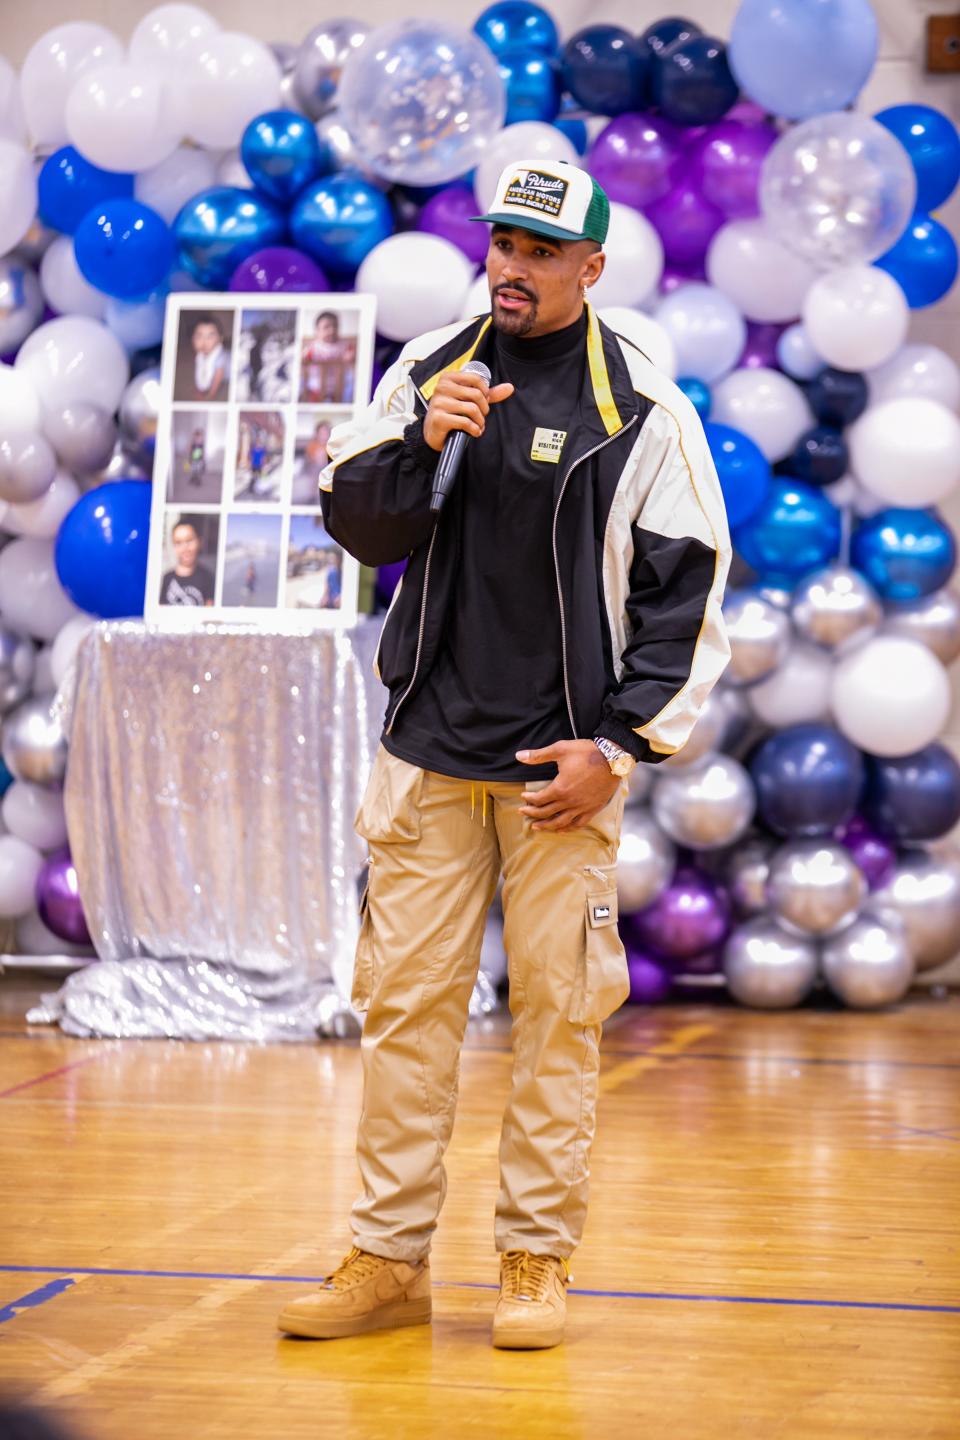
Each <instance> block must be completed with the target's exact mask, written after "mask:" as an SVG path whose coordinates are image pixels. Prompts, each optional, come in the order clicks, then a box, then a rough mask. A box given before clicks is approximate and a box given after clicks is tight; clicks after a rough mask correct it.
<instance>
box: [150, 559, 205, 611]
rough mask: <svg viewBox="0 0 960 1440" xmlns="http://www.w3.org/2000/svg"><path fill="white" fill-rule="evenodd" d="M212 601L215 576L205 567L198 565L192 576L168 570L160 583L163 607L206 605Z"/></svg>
mask: <svg viewBox="0 0 960 1440" xmlns="http://www.w3.org/2000/svg"><path fill="white" fill-rule="evenodd" d="M212 599H213V576H212V575H211V574H210V571H209V570H207V569H206V568H205V566H203V565H197V566H196V567H195V568H194V571H193V574H192V575H178V574H177V572H176V570H168V571H167V573H166V575H164V577H163V579H162V580H161V581H160V604H161V605H206V603H207V601H208V600H212Z"/></svg>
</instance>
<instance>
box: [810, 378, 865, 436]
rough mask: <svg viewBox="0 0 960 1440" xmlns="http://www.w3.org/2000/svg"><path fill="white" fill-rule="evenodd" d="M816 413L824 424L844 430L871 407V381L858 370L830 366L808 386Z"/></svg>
mask: <svg viewBox="0 0 960 1440" xmlns="http://www.w3.org/2000/svg"><path fill="white" fill-rule="evenodd" d="M804 388H805V390H806V394H807V399H808V400H809V401H810V406H811V409H812V410H813V413H814V415H816V417H817V419H818V420H819V421H820V424H821V425H829V426H830V427H831V428H832V429H834V430H842V429H843V427H844V425H852V424H853V422H854V420H856V418H857V416H858V415H862V414H863V412H864V410H866V408H867V399H868V398H869V391H868V390H867V382H866V380H864V378H863V376H862V375H861V374H860V372H859V371H858V370H836V369H835V368H834V367H833V366H832V365H828V366H826V368H825V369H823V370H821V371H820V373H819V374H818V375H816V376H815V377H814V379H813V380H811V381H810V383H809V385H806V386H805V387H804Z"/></svg>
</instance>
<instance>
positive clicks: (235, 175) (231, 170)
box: [217, 150, 253, 190]
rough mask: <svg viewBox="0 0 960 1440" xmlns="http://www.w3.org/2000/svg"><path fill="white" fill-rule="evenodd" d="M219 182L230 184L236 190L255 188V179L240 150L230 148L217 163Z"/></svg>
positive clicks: (219, 183) (220, 183)
mask: <svg viewBox="0 0 960 1440" xmlns="http://www.w3.org/2000/svg"><path fill="white" fill-rule="evenodd" d="M217 184H218V185H230V186H232V187H233V189H234V190H252V189H253V181H252V180H251V179H250V175H249V172H248V171H247V167H246V165H244V163H243V161H242V160H241V158H240V151H239V150H228V151H227V153H226V154H225V155H223V156H222V157H221V158H220V160H219V162H218V164H217Z"/></svg>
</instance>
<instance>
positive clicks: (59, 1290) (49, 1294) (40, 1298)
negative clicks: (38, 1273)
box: [0, 1265, 77, 1325]
mask: <svg viewBox="0 0 960 1440" xmlns="http://www.w3.org/2000/svg"><path fill="white" fill-rule="evenodd" d="M8 1268H9V1269H13V1268H14V1267H13V1266H10V1267H8V1266H6V1265H0V1270H6V1269H8ZM44 1273H46V1272H44ZM76 1283H77V1282H76V1281H75V1280H66V1279H61V1280H51V1281H50V1283H49V1284H48V1285H41V1286H40V1289H39V1290H31V1291H30V1294H29V1295H21V1296H20V1299H19V1300H11V1301H10V1303H9V1305H0V1325H2V1324H3V1322H4V1320H12V1319H13V1318H14V1316H15V1315H18V1314H19V1313H20V1311H21V1310H35V1309H36V1307H37V1306H38V1305H45V1304H46V1303H47V1301H48V1300H53V1299H55V1298H56V1296H57V1295H62V1294H63V1292H64V1290H69V1289H71V1287H72V1286H74V1285H75V1284H76Z"/></svg>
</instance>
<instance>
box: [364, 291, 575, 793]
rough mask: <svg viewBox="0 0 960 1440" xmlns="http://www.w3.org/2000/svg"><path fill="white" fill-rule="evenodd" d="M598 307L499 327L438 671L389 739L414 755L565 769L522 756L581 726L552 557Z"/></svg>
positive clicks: (447, 768)
mask: <svg viewBox="0 0 960 1440" xmlns="http://www.w3.org/2000/svg"><path fill="white" fill-rule="evenodd" d="M586 335H587V327H586V315H584V316H582V317H581V318H580V319H579V320H578V321H576V322H575V323H574V324H573V325H569V326H567V327H566V328H565V329H563V330H555V331H553V332H552V333H551V334H549V335H541V336H536V337H535V338H532V339H526V340H519V339H514V338H511V337H509V336H505V335H500V334H498V335H497V336H496V337H495V343H494V346H493V347H492V348H493V357H492V359H491V363H490V368H491V372H492V380H491V384H492V385H495V384H498V383H499V382H501V381H504V380H509V381H511V382H512V383H513V385H514V386H515V387H516V388H515V390H514V393H513V394H512V395H511V396H510V397H509V399H507V400H504V401H501V402H500V403H499V404H497V405H493V406H491V408H490V414H489V415H488V417H487V423H486V428H485V430H484V433H483V435H482V437H481V438H480V439H477V440H473V441H472V442H471V443H470V445H468V447H467V449H466V452H465V457H464V463H463V467H462V469H461V471H460V476H459V480H458V482H457V483H458V484H459V485H460V486H461V487H462V495H461V499H462V514H461V529H460V535H459V564H458V567H457V579H456V582H455V588H454V593H453V597H452V602H451V606H450V611H449V613H448V615H447V617H446V624H445V630H444V635H443V641H442V644H441V647H440V650H439V651H438V654H437V658H436V661H435V662H434V665H433V667H432V669H431V671H430V674H429V675H428V676H427V678H426V679H425V680H424V682H423V685H422V686H421V688H420V689H419V690H418V691H417V692H416V694H415V695H412V696H411V697H410V698H409V699H408V700H406V701H405V702H404V704H403V705H402V706H401V708H400V712H399V715H398V716H397V719H396V722H395V724H394V727H393V729H392V731H391V733H390V734H389V735H385V736H384V740H383V743H384V746H385V748H386V749H387V750H389V751H390V752H391V753H392V754H394V755H397V756H399V757H400V759H402V760H408V761H409V762H410V763H412V764H414V765H419V766H421V768H423V769H425V770H434V771H438V772H439V773H440V774H442V775H454V776H458V777H460V778H462V779H467V780H490V781H494V780H500V781H502V780H510V781H514V780H521V781H523V780H537V779H547V778H549V777H551V776H553V775H555V774H556V766H555V765H545V766H543V765H541V766H532V765H522V764H521V763H520V762H519V761H518V760H517V759H516V758H515V755H516V752H517V751H518V750H532V749H538V748H540V747H542V746H544V745H550V744H552V743H553V742H554V741H556V740H570V739H572V738H573V732H572V730H571V728H570V719H569V716H568V714H567V706H566V699H565V695H564V687H563V658H562V649H561V631H560V601H559V597H558V595H557V576H556V570H555V568H554V559H553V514H554V503H555V502H554V494H555V486H554V482H555V480H556V479H557V478H558V473H559V470H560V469H561V468H562V467H564V466H566V465H568V464H569V463H570V460H571V458H572V457H571V456H570V455H569V454H567V453H566V438H567V432H568V431H569V430H571V429H572V428H573V422H574V417H575V416H576V414H577V413H578V410H579V406H580V396H581V392H582V386H583V377H584V367H585V365H586Z"/></svg>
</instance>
